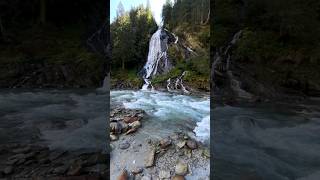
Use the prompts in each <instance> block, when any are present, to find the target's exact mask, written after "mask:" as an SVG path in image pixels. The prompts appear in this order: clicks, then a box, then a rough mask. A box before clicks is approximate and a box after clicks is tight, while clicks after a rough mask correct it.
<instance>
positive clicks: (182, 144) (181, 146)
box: [177, 141, 187, 149]
mask: <svg viewBox="0 0 320 180" xmlns="http://www.w3.org/2000/svg"><path fill="white" fill-rule="evenodd" d="M186 143H187V141H179V142H178V143H177V146H178V147H179V148H180V149H181V148H183V147H184V146H185V145H186Z"/></svg>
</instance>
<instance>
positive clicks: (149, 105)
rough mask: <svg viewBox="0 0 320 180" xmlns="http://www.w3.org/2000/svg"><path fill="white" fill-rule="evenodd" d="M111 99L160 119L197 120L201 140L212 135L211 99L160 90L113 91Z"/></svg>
mask: <svg viewBox="0 0 320 180" xmlns="http://www.w3.org/2000/svg"><path fill="white" fill-rule="evenodd" d="M111 101H114V102H117V103H122V104H123V105H124V106H125V108H129V109H142V110H144V111H146V113H147V114H148V115H150V116H151V117H154V118H157V119H158V120H159V121H164V123H166V122H165V121H185V122H187V121H186V120H192V121H194V122H196V125H197V126H196V127H195V129H194V132H195V134H196V137H198V139H199V140H201V141H205V140H208V139H209V135H210V115H209V114H210V103H209V102H210V101H209V98H200V97H194V96H186V95H180V94H173V93H166V92H159V91H141V90H140V91H111Z"/></svg>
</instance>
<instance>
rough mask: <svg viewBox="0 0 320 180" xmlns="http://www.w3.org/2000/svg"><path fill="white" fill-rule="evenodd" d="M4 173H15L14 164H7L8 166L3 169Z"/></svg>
mask: <svg viewBox="0 0 320 180" xmlns="http://www.w3.org/2000/svg"><path fill="white" fill-rule="evenodd" d="M3 173H4V174H7V175H8V174H11V173H13V167H12V166H7V167H5V168H4V169H3Z"/></svg>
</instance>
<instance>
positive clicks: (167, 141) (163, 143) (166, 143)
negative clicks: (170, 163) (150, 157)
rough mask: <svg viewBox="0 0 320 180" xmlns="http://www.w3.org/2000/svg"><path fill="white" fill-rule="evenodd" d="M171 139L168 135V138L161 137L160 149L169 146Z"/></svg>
mask: <svg viewBox="0 0 320 180" xmlns="http://www.w3.org/2000/svg"><path fill="white" fill-rule="evenodd" d="M171 142H172V141H171V139H170V138H169V137H168V138H164V139H162V140H161V141H160V147H161V148H162V149H165V148H167V147H168V146H170V145H171Z"/></svg>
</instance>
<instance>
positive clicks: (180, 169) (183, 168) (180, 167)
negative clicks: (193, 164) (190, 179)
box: [175, 162, 188, 176]
mask: <svg viewBox="0 0 320 180" xmlns="http://www.w3.org/2000/svg"><path fill="white" fill-rule="evenodd" d="M175 173H176V174H177V175H181V176H184V175H186V174H187V173H188V165H187V164H186V163H182V162H179V163H178V164H177V165H176V167H175Z"/></svg>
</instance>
